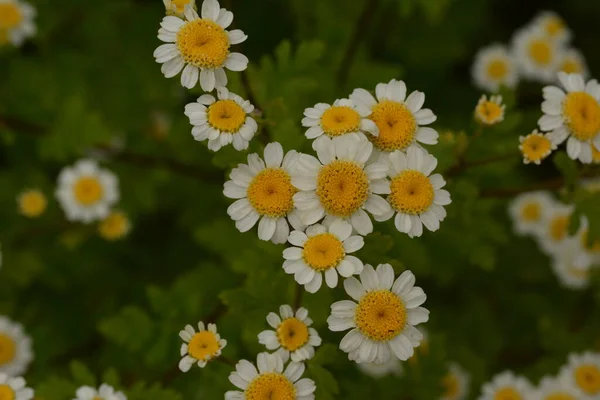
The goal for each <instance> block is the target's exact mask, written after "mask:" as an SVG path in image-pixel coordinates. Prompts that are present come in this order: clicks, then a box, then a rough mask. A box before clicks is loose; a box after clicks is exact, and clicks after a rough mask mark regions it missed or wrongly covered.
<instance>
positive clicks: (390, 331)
mask: <svg viewBox="0 0 600 400" xmlns="http://www.w3.org/2000/svg"><path fill="white" fill-rule="evenodd" d="M406 321H407V315H406V307H405V306H404V303H403V302H402V300H401V299H400V297H398V296H397V295H395V294H394V293H392V292H390V291H389V290H374V291H372V292H368V293H367V294H365V295H364V296H363V297H362V298H361V299H360V301H359V302H358V306H356V311H355V314H354V322H356V326H357V327H358V329H359V330H360V331H361V333H362V334H363V335H365V336H366V337H368V338H369V339H371V340H374V341H377V342H382V341H387V340H390V339H392V338H394V337H395V336H396V335H398V334H399V333H400V332H402V331H403V330H404V327H405V326H406Z"/></svg>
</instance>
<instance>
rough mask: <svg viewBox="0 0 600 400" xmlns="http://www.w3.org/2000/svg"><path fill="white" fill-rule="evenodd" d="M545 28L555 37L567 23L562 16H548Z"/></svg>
mask: <svg viewBox="0 0 600 400" xmlns="http://www.w3.org/2000/svg"><path fill="white" fill-rule="evenodd" d="M544 28H545V30H546V33H547V34H548V35H550V36H552V37H554V36H557V35H558V34H560V33H561V32H562V31H563V30H564V29H565V24H564V22H563V21H562V20H561V19H560V18H557V17H548V19H547V20H546V24H545V25H544Z"/></svg>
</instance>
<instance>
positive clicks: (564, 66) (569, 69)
mask: <svg viewBox="0 0 600 400" xmlns="http://www.w3.org/2000/svg"><path fill="white" fill-rule="evenodd" d="M558 71H560V72H564V73H566V74H579V75H581V76H582V77H583V78H584V79H587V77H588V76H589V70H588V67H587V63H586V62H585V58H584V57H583V54H581V52H580V51H579V50H576V49H567V50H565V52H564V53H563V55H562V59H561V60H560V63H559V67H558Z"/></svg>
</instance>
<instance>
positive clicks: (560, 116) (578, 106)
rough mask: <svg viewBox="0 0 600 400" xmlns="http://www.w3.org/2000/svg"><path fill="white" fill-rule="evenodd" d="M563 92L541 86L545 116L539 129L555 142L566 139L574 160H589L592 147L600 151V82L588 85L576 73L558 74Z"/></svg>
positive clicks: (589, 82)
mask: <svg viewBox="0 0 600 400" xmlns="http://www.w3.org/2000/svg"><path fill="white" fill-rule="evenodd" d="M558 79H560V82H561V84H562V86H563V87H564V88H565V90H566V93H565V92H564V91H563V90H562V89H560V88H558V87H556V86H546V87H545V88H544V91H543V93H544V100H545V101H544V102H543V103H542V111H543V112H544V115H543V116H542V117H541V118H540V120H539V121H538V124H539V126H540V129H541V130H543V131H545V132H549V133H548V137H549V138H550V140H552V142H553V143H555V144H556V145H559V144H561V143H562V142H564V141H565V140H567V138H568V140H567V153H568V154H569V157H571V158H572V159H574V160H579V161H581V162H582V163H586V164H589V163H591V162H592V150H591V146H595V147H596V149H598V150H600V103H599V100H600V84H598V81H596V80H595V79H593V80H591V81H588V82H587V84H586V83H585V81H584V80H583V78H582V76H581V75H579V74H565V73H564V72H559V73H558Z"/></svg>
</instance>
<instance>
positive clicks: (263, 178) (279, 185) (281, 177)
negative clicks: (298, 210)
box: [247, 168, 298, 218]
mask: <svg viewBox="0 0 600 400" xmlns="http://www.w3.org/2000/svg"><path fill="white" fill-rule="evenodd" d="M297 191H298V189H296V188H295V187H294V186H292V180H291V178H290V175H289V174H288V173H287V172H285V170H283V169H282V168H267V169H264V170H262V171H261V172H260V173H258V175H256V176H255V177H254V179H252V182H250V185H249V186H248V191H247V196H248V201H249V202H250V204H251V205H252V207H254V209H255V210H256V211H257V212H258V213H259V214H260V215H266V216H268V217H272V218H279V217H283V216H285V215H287V214H288V213H289V212H290V211H292V209H293V208H294V200H293V197H294V194H296V192H297Z"/></svg>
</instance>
